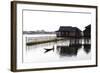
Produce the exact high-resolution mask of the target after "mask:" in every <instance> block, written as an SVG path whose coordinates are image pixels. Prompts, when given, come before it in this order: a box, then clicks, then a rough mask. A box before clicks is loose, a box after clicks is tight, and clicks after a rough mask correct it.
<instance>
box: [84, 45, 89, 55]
mask: <svg viewBox="0 0 100 73" xmlns="http://www.w3.org/2000/svg"><path fill="white" fill-rule="evenodd" d="M90 49H91V44H84V51H85V52H86V53H87V54H88V53H89V52H90Z"/></svg>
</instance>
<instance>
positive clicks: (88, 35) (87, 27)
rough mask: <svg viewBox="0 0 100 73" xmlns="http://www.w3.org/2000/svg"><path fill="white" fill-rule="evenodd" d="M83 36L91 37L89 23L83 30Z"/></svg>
mask: <svg viewBox="0 0 100 73" xmlns="http://www.w3.org/2000/svg"><path fill="white" fill-rule="evenodd" d="M83 37H84V38H91V25H88V26H86V27H85V30H84V31H83Z"/></svg>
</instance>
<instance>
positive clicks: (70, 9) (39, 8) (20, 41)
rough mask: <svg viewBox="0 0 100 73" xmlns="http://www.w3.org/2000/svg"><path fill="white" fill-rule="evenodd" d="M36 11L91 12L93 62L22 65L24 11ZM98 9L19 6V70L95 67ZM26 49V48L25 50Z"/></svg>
mask: <svg viewBox="0 0 100 73" xmlns="http://www.w3.org/2000/svg"><path fill="white" fill-rule="evenodd" d="M23 9H35V10H41V9H43V10H51V9H52V10H58V11H60V10H61V11H66V10H69V11H79V12H84V11H86V12H91V20H92V22H91V23H92V26H91V35H92V36H91V47H92V48H91V52H92V58H91V60H88V61H87V60H84V61H75V62H67V63H66V62H56V63H55V62H54V63H38V64H36V63H28V64H27V63H22V45H23V44H22V10H23ZM95 10H96V9H94V8H81V7H78V8H77V7H67V6H66V7H59V6H49V5H48V6H43V5H31V4H30V5H29V4H17V69H32V68H33V69H35V68H51V67H64V66H65V67H66V66H67V67H68V66H80V65H81V66H82V65H95V63H96V60H95V59H96V43H95V42H96V20H95V19H96V11H95ZM23 49H24V48H23ZM23 51H25V50H23Z"/></svg>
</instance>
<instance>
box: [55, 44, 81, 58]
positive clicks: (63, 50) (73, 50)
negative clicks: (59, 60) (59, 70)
mask: <svg viewBox="0 0 100 73" xmlns="http://www.w3.org/2000/svg"><path fill="white" fill-rule="evenodd" d="M81 47H82V44H77V45H76V44H73V45H69V46H57V48H56V49H57V52H58V53H59V55H60V56H73V55H74V56H76V55H77V52H78V49H79V48H81Z"/></svg>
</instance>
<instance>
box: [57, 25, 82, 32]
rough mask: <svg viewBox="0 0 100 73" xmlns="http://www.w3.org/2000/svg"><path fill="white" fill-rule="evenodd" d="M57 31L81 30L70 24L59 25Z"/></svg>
mask: <svg viewBox="0 0 100 73" xmlns="http://www.w3.org/2000/svg"><path fill="white" fill-rule="evenodd" d="M58 31H63V32H66V31H71V32H75V31H77V32H78V31H80V32H81V30H80V29H79V28H77V27H72V26H60V28H59V30H58Z"/></svg>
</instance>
